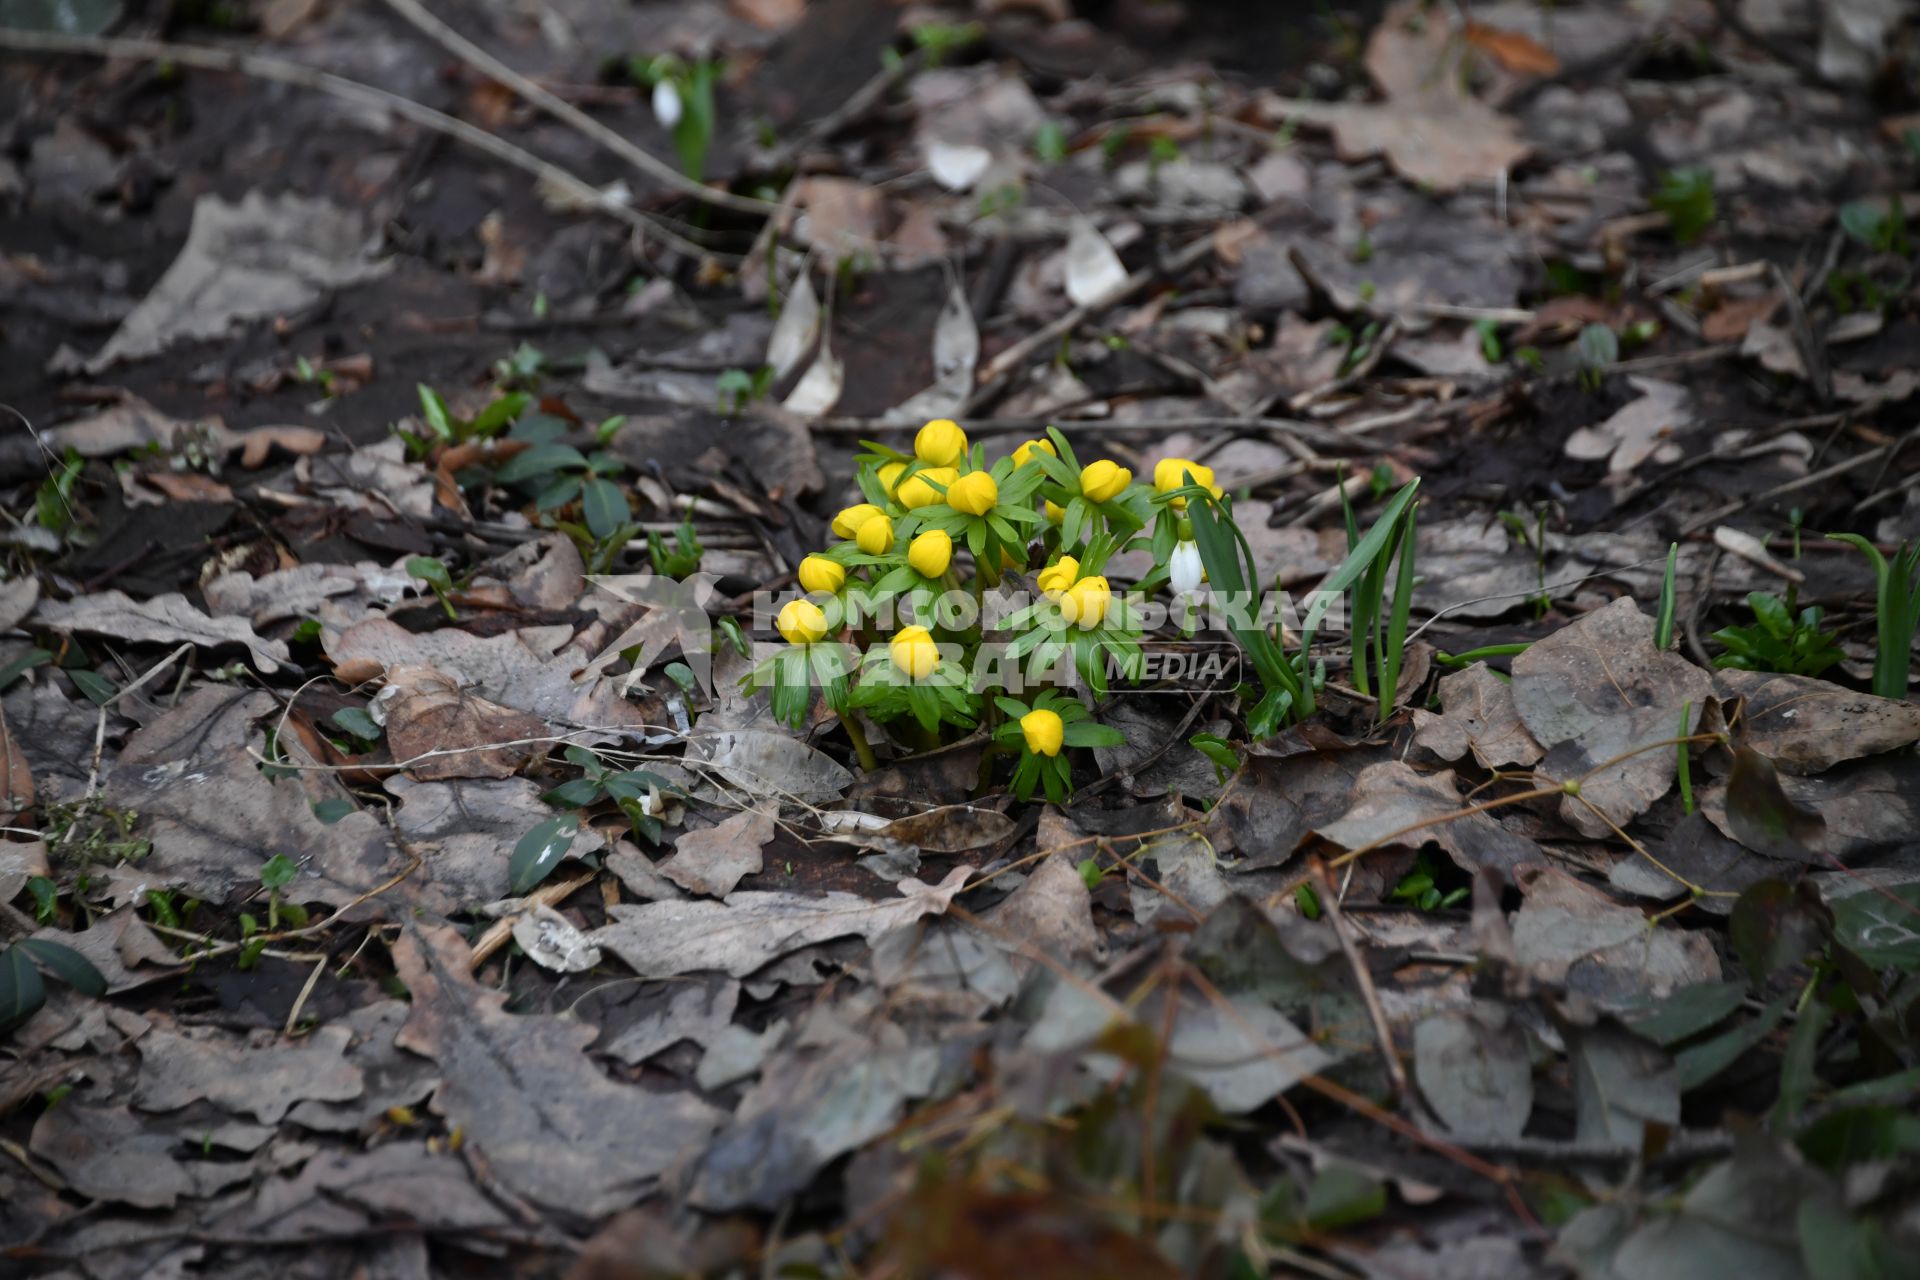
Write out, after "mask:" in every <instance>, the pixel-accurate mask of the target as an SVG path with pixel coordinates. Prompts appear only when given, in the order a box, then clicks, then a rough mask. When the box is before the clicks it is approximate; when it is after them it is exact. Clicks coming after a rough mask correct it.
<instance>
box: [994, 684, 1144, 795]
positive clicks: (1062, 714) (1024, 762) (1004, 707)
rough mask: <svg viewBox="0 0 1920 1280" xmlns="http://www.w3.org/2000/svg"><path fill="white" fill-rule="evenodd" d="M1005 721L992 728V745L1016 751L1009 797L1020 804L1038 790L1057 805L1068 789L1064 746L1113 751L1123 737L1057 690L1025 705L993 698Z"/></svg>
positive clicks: (1069, 760)
mask: <svg viewBox="0 0 1920 1280" xmlns="http://www.w3.org/2000/svg"><path fill="white" fill-rule="evenodd" d="M993 701H994V705H995V706H997V707H999V709H1000V712H1001V714H1002V715H1004V716H1005V717H1006V722H1005V723H1003V724H1002V725H1001V726H1000V727H999V728H998V729H996V730H994V734H993V740H994V744H995V745H996V746H998V747H1000V748H1002V749H1003V750H1017V751H1018V752H1019V753H1020V762H1019V763H1018V764H1017V765H1015V766H1014V769H1013V794H1014V795H1016V796H1018V797H1020V799H1022V800H1025V799H1027V798H1029V797H1030V796H1032V795H1033V789H1034V788H1035V787H1036V786H1038V787H1040V788H1041V789H1042V790H1043V791H1045V792H1046V793H1047V799H1049V800H1051V801H1053V802H1054V803H1055V804H1059V803H1061V802H1062V801H1064V800H1065V799H1066V798H1067V796H1068V795H1069V794H1070V793H1071V792H1072V791H1073V767H1072V758H1071V757H1070V756H1068V755H1066V754H1065V752H1064V750H1063V748H1065V747H1117V746H1119V745H1121V744H1122V743H1124V742H1125V741H1126V735H1124V734H1122V733H1121V732H1120V731H1119V730H1118V729H1115V728H1114V727H1113V726H1111V725H1104V724H1098V723H1096V722H1095V721H1093V720H1091V719H1089V716H1090V715H1091V713H1090V712H1089V711H1088V710H1087V709H1086V707H1084V706H1082V705H1081V704H1080V702H1079V700H1078V699H1076V698H1074V697H1073V696H1071V695H1070V694H1066V693H1062V692H1061V691H1060V690H1058V689H1047V690H1045V691H1043V692H1042V693H1041V694H1040V695H1039V696H1038V697H1036V698H1035V699H1034V700H1033V702H1032V703H1031V704H1029V703H1025V702H1021V701H1020V700H1019V699H1018V698H1009V697H1006V696H1005V695H1002V696H1000V697H997V698H995V699H994V700H993Z"/></svg>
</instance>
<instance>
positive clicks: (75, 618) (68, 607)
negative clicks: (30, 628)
mask: <svg viewBox="0 0 1920 1280" xmlns="http://www.w3.org/2000/svg"><path fill="white" fill-rule="evenodd" d="M34 621H36V622H38V623H40V624H41V625H42V626H44V627H46V628H48V629H49V630H52V631H66V632H72V631H80V632H85V633H87V634H89V635H98V636H111V637H113V638H114V639H116V640H126V641H129V642H131V643H135V644H181V643H183V642H185V643H190V644H194V645H198V646H200V647H201V648H207V649H215V648H219V647H220V646H222V645H230V644H237V645H244V646H245V647H246V649H247V650H248V652H249V653H251V654H252V656H253V665H254V666H255V667H257V668H258V669H259V670H260V671H261V672H263V673H265V674H267V675H271V674H273V673H274V672H275V671H278V670H279V669H280V664H281V663H283V662H285V661H286V660H287V646H286V642H285V641H282V640H263V639H262V638H261V637H260V636H258V635H256V634H254V630H253V627H252V625H251V624H249V623H248V622H247V621H246V620H245V619H243V618H211V617H208V616H207V615H206V614H204V613H202V612H200V610H198V609H196V608H194V607H193V605H192V604H191V603H190V602H189V601H188V600H187V598H186V597H185V596H184V595H181V594H180V593H179V592H177V591H175V592H171V593H169V594H167V595H164V596H155V597H153V599H151V600H135V599H134V598H133V597H131V596H129V595H127V593H126V592H124V591H103V592H100V593H99V594H98V595H91V596H75V597H74V598H73V599H71V600H49V601H42V602H41V604H40V608H39V610H38V611H37V612H36V613H35V614H34Z"/></svg>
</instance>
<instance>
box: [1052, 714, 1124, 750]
mask: <svg viewBox="0 0 1920 1280" xmlns="http://www.w3.org/2000/svg"><path fill="white" fill-rule="evenodd" d="M1061 738H1062V740H1063V741H1065V743H1066V744H1067V745H1068V746H1070V747H1117V746H1121V745H1123V744H1124V743H1125V742H1126V740H1127V735H1126V734H1124V733H1121V732H1120V731H1119V730H1118V729H1116V728H1114V727H1113V726H1112V725H1106V724H1095V723H1094V722H1093V721H1091V720H1077V721H1075V722H1074V723H1072V724H1070V725H1068V726H1067V727H1066V729H1065V731H1064V732H1063V733H1062V734H1061Z"/></svg>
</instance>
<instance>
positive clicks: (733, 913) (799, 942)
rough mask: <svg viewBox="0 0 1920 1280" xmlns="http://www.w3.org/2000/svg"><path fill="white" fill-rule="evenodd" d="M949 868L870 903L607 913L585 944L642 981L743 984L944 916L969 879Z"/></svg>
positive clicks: (684, 906) (772, 899) (770, 901)
mask: <svg viewBox="0 0 1920 1280" xmlns="http://www.w3.org/2000/svg"><path fill="white" fill-rule="evenodd" d="M973 871H974V868H973V867H971V866H959V867H955V868H954V869H953V870H952V871H950V872H948V873H947V878H946V879H945V880H942V881H941V882H940V883H939V884H937V885H927V884H923V883H921V882H920V881H918V880H902V881H900V882H899V884H897V885H896V886H895V888H897V889H898V890H899V891H900V894H901V896H900V897H897V898H884V899H881V900H879V901H877V902H875V901H868V900H867V899H865V898H861V897H858V896H856V895H854V894H851V893H827V894H823V895H820V896H818V897H814V896H810V895H807V894H800V893H775V892H763V891H759V890H743V891H741V892H738V893H733V894H730V895H728V896H727V898H726V899H725V900H724V901H721V902H707V901H696V900H691V899H688V900H680V901H665V902H648V903H644V904H642V905H639V906H627V905H623V904H616V905H614V906H611V907H609V908H607V911H608V914H610V915H611V916H612V917H613V923H612V924H609V925H605V926H603V927H601V928H599V929H596V930H595V931H594V932H593V933H591V934H589V935H588V938H589V939H590V940H591V941H592V942H594V943H596V944H599V945H601V946H604V947H606V948H607V949H608V950H610V951H612V952H613V953H614V954H615V955H617V956H619V957H620V958H621V959H622V960H624V961H626V963H627V964H628V966H629V967H631V968H632V969H633V971H634V972H635V973H637V974H639V975H640V976H641V977H643V978H674V977H679V976H681V975H682V974H687V973H694V972H697V971H700V970H703V969H712V970H718V971H720V972H722V973H728V974H731V975H733V976H734V977H736V978H743V977H745V976H747V975H748V974H750V973H752V972H753V971H754V970H756V969H758V968H760V967H761V966H763V965H766V964H769V963H771V962H772V961H774V960H778V959H779V958H780V957H781V956H783V955H786V954H787V953H788V952H791V951H798V950H799V949H800V948H802V947H807V946H811V945H813V944H814V943H816V942H825V941H827V940H829V939H831V938H845V937H850V936H854V935H858V936H861V937H864V938H866V939H868V940H869V941H871V940H872V939H874V938H877V937H879V936H880V935H881V934H883V933H887V932H889V931H891V930H893V929H897V928H899V927H900V926H902V925H906V924H911V923H912V922H914V921H915V920H919V919H921V918H923V917H925V916H930V915H941V914H944V913H945V912H946V910H947V908H948V907H949V906H950V905H952V903H953V899H954V896H955V895H956V894H958V893H959V892H960V890H961V889H962V888H964V887H965V885H966V882H967V879H968V877H969V876H971V875H972V874H973Z"/></svg>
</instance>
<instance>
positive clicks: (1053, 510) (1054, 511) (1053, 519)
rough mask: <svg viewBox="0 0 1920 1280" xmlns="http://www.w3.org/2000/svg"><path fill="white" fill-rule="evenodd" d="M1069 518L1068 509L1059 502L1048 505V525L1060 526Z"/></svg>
mask: <svg viewBox="0 0 1920 1280" xmlns="http://www.w3.org/2000/svg"><path fill="white" fill-rule="evenodd" d="M1066 518H1067V509H1066V508H1065V507H1063V506H1061V505H1060V504H1059V503H1057V502H1048V503H1047V523H1048V524H1059V523H1060V522H1061V521H1062V520H1065V519H1066Z"/></svg>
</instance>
